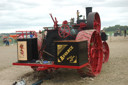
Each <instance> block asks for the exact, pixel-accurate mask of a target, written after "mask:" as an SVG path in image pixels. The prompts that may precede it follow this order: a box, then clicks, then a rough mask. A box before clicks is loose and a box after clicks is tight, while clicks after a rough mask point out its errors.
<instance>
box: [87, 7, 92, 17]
mask: <svg viewBox="0 0 128 85" xmlns="http://www.w3.org/2000/svg"><path fill="white" fill-rule="evenodd" d="M90 12H92V7H86V19H87V18H88V14H89V13H90Z"/></svg>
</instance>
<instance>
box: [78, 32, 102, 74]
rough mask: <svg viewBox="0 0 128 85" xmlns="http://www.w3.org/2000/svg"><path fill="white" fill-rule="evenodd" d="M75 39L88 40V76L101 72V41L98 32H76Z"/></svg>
mask: <svg viewBox="0 0 128 85" xmlns="http://www.w3.org/2000/svg"><path fill="white" fill-rule="evenodd" d="M76 40H87V41H88V61H89V66H88V69H89V71H88V72H86V74H87V75H89V76H96V75H98V74H99V73H100V72H101V68H102V62H103V51H102V41H101V37H100V35H99V33H98V32H96V31H94V30H93V31H91V30H86V31H81V32H79V33H78V35H77V37H76Z"/></svg>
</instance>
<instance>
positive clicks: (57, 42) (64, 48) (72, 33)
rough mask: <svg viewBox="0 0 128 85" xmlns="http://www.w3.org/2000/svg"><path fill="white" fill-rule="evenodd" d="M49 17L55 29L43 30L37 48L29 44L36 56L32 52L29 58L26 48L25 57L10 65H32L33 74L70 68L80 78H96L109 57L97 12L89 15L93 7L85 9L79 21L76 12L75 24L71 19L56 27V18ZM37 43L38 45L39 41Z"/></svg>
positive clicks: (47, 28) (46, 28)
mask: <svg viewBox="0 0 128 85" xmlns="http://www.w3.org/2000/svg"><path fill="white" fill-rule="evenodd" d="M50 16H51V18H52V20H53V22H54V26H53V27H44V30H45V31H44V32H43V33H42V34H43V38H42V42H40V43H38V48H37V47H36V46H35V45H33V44H34V43H32V45H33V46H35V47H34V48H31V49H33V50H38V53H37V51H31V52H33V55H28V54H31V52H30V51H29V48H28V47H27V48H26V49H27V55H26V56H22V57H27V58H26V59H20V58H18V62H16V63H13V65H24V66H31V68H32V69H33V70H35V71H42V70H45V71H49V70H50V71H52V70H53V69H54V70H56V69H58V68H70V69H77V71H78V73H79V74H80V75H81V76H85V75H88V76H97V75H98V74H99V73H100V72H101V68H102V63H105V62H107V61H108V58H109V47H108V44H107V42H105V41H102V40H101V36H100V29H101V21H100V16H99V14H98V12H92V7H87V8H86V18H87V19H85V16H83V19H81V15H79V11H78V10H77V21H76V23H75V22H74V18H71V20H70V22H68V21H67V20H65V21H63V23H62V24H58V21H57V18H56V17H55V19H54V18H53V17H52V14H50ZM21 41H22V42H23V41H25V42H27V43H29V42H30V43H31V42H36V41H35V40H28V39H26V40H24V39H22V40H21V39H19V40H18V42H21ZM37 41H38V42H39V39H38V40H37ZM22 42H21V43H22ZM35 44H37V42H36V43H35ZM29 45H30V44H26V45H25V46H29ZM29 47H31V46H29ZM35 48H36V49H35ZM25 51H26V50H25ZM29 52H30V53H29ZM34 52H36V53H34ZM31 56H33V57H31ZM18 57H21V56H20V55H18Z"/></svg>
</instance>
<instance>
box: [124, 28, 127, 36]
mask: <svg viewBox="0 0 128 85" xmlns="http://www.w3.org/2000/svg"><path fill="white" fill-rule="evenodd" d="M126 35H127V30H126V29H125V30H124V37H126Z"/></svg>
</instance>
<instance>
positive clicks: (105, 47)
mask: <svg viewBox="0 0 128 85" xmlns="http://www.w3.org/2000/svg"><path fill="white" fill-rule="evenodd" d="M108 59H109V46H108V44H107V42H103V63H106V62H108Z"/></svg>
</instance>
